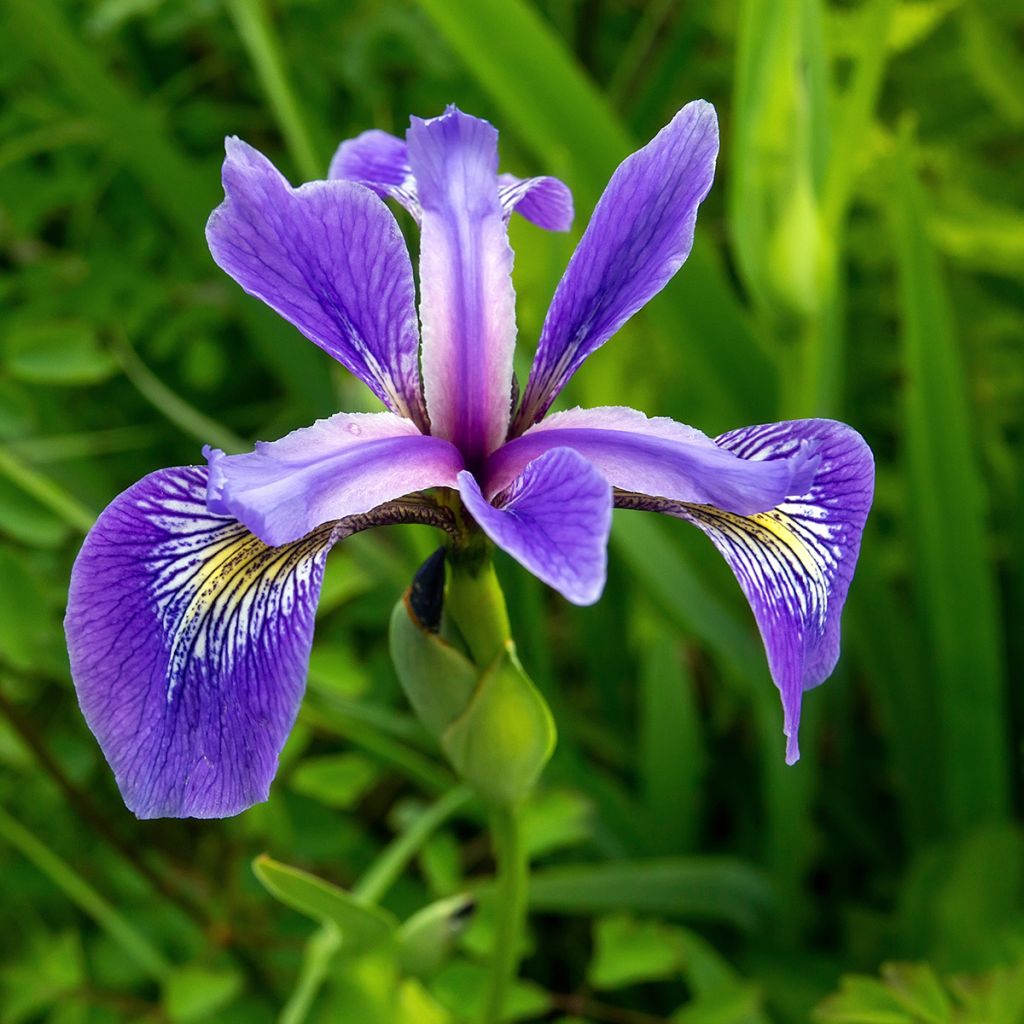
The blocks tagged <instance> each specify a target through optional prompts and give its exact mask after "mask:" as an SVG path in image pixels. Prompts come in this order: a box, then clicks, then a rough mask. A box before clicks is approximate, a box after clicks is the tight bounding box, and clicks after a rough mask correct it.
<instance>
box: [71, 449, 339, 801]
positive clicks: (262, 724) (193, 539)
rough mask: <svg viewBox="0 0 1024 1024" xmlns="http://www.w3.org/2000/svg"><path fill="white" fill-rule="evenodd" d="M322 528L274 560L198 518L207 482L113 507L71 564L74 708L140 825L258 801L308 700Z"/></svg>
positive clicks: (216, 519)
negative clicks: (142, 820) (78, 709)
mask: <svg viewBox="0 0 1024 1024" xmlns="http://www.w3.org/2000/svg"><path fill="white" fill-rule="evenodd" d="M339 532H343V531H339V530H338V529H336V528H335V526H333V525H330V526H325V527H324V528H323V529H321V530H319V531H317V532H316V533H314V534H312V535H310V536H309V537H306V538H304V539H303V540H301V541H299V542H298V543H296V544H293V545H289V546H287V547H284V548H269V547H267V546H266V545H265V544H263V543H262V542H261V541H259V540H258V539H257V538H256V537H254V536H253V535H252V534H251V533H249V531H248V530H246V529H245V527H244V526H242V525H241V523H239V522H237V521H236V520H234V519H229V518H224V517H222V516H217V515H213V514H212V513H210V512H208V511H207V509H206V470H205V469H201V468H196V467H186V468H180V469H167V470H161V471H160V472H157V473H153V474H151V475H150V476H147V477H145V478H144V479H143V480H140V481H139V482H138V483H137V484H135V486H134V487H131V488H130V489H129V490H127V491H125V492H124V494H122V495H120V496H119V497H117V498H115V499H114V501H113V502H112V503H111V504H110V506H109V507H108V508H107V509H106V510H105V511H104V512H103V514H102V515H101V516H100V517H99V519H98V520H97V522H96V525H95V526H94V527H93V528H92V530H91V531H90V533H89V535H88V537H87V538H86V540H85V544H84V545H83V547H82V551H81V553H80V554H79V556H78V559H77V561H76V562H75V567H74V570H73V572H72V576H71V590H70V593H69V596H68V611H67V618H66V620H65V631H66V633H67V641H68V651H69V653H70V656H71V674H72V676H73V678H74V681H75V687H76V689H77V691H78V699H79V703H80V704H81V707H82V712H83V713H84V715H85V719H86V721H87V722H88V724H89V728H90V729H92V731H93V733H94V734H95V735H96V738H97V739H98V740H99V743H100V746H101V747H102V749H103V753H104V755H105V756H106V758H107V760H108V761H109V762H110V766H111V768H112V769H113V770H114V775H115V776H116V778H117V784H118V786H119V787H120V789H121V794H122V796H123V797H124V800H125V803H126V804H127V805H128V807H129V808H130V809H131V810H132V811H134V812H135V814H137V815H138V816H139V817H140V818H160V817H196V818H217V817H226V816H228V815H232V814H237V813H238V812H239V811H242V810H244V809H245V808H246V807H249V806H251V805H252V804H254V803H258V802H259V801H261V800H265V799H266V798H267V793H268V790H269V787H270V782H271V779H273V777H274V774H275V772H276V771H277V759H278V755H279V753H280V751H281V748H282V746H283V745H284V741H285V739H286V738H287V735H288V733H289V732H290V730H291V727H292V724H293V723H294V721H295V715H296V713H297V711H298V706H299V701H300V700H301V698H302V693H303V690H304V688H305V680H306V668H307V663H308V659H309V650H310V645H311V643H312V639H313V618H314V613H315V610H316V603H317V599H318V597H319V593H320V583H321V580H322V577H323V569H324V562H325V560H326V556H327V552H328V550H329V549H330V547H331V545H332V544H333V543H334V541H335V540H336V539H337V536H338V533H339Z"/></svg>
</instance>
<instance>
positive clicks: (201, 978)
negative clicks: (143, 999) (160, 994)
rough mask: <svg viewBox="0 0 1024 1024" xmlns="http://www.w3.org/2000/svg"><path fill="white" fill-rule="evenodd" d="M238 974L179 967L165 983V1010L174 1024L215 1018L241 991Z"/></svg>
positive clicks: (240, 981)
mask: <svg viewBox="0 0 1024 1024" xmlns="http://www.w3.org/2000/svg"><path fill="white" fill-rule="evenodd" d="M241 988H242V979H241V977H239V975H238V973H237V972H236V971H231V970H210V969H208V968H203V967H179V968H178V969H177V970H176V971H174V972H173V973H172V974H171V975H170V976H169V977H168V978H167V979H166V980H165V981H164V1008H165V1010H166V1011H167V1016H168V1017H169V1018H170V1019H171V1020H172V1021H174V1024H196V1022H199V1021H206V1020H210V1019H212V1018H213V1015H214V1014H216V1013H218V1012H220V1011H222V1010H223V1009H224V1008H225V1007H226V1006H227V1005H228V1004H229V1003H230V1002H231V1001H232V1000H233V999H234V998H235V997H236V996H237V995H238V993H239V992H240V991H241Z"/></svg>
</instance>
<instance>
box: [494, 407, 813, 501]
mask: <svg viewBox="0 0 1024 1024" xmlns="http://www.w3.org/2000/svg"><path fill="white" fill-rule="evenodd" d="M557 447H567V448H572V449H573V450H574V451H577V452H579V453H580V454H581V455H582V456H583V457H584V458H585V459H586V460H587V461H588V462H590V463H591V464H592V465H593V466H595V467H597V469H599V470H600V471H601V473H603V474H604V476H605V479H607V480H608V482H609V483H610V484H612V486H614V487H618V488H621V489H622V490H625V491H636V492H639V493H641V494H647V495H653V496H658V497H661V498H668V499H671V500H673V501H685V502H696V503H698V504H706V505H715V506H717V507H718V508H721V509H724V510H726V511H729V512H735V513H738V514H740V515H751V514H753V513H754V512H764V511H767V510H768V509H772V508H774V507H775V506H776V505H778V503H779V502H780V501H782V499H783V498H785V497H786V496H787V495H789V494H800V493H802V492H803V491H804V490H806V488H807V487H808V486H809V485H810V483H811V481H812V479H813V478H814V471H815V469H816V467H817V462H818V458H817V455H816V454H815V449H814V446H813V445H812V444H810V443H807V444H803V445H799V446H797V447H795V448H794V450H793V453H792V454H791V455H790V456H789V457H788V458H780V459H772V460H770V461H755V460H750V459H744V458H739V457H738V456H737V455H736V454H734V453H733V452H731V451H728V450H726V449H725V448H724V447H722V446H720V445H718V444H716V443H715V442H714V441H712V440H711V438H709V437H707V436H706V435H705V434H702V433H701V432H700V431H699V430H695V429H694V428H693V427H687V426H684V425H683V424H682V423H676V422H675V421H674V420H670V419H668V418H666V417H664V416H661V417H657V418H655V419H648V417H646V416H645V415H644V414H643V413H641V412H637V411H636V410H635V409H627V408H623V407H621V406H605V407H603V408H598V409H571V410H569V411H568V412H561V413H555V414H554V415H553V416H549V417H548V418H547V419H544V420H542V421H541V422H540V423H538V424H537V425H536V426H534V427H531V428H530V429H529V430H528V431H527V432H526V433H525V434H523V435H521V436H520V437H517V438H513V439H512V440H511V441H508V442H507V443H506V444H504V445H503V446H502V447H501V448H499V449H498V450H497V451H496V452H494V453H493V454H492V455H491V456H490V458H489V459H488V460H487V463H486V467H485V474H484V493H485V494H486V495H488V497H490V496H492V495H494V494H496V493H497V492H498V491H501V490H502V489H503V488H505V487H507V486H508V484H509V483H510V481H511V480H512V479H514V478H515V477H516V476H517V475H518V474H519V473H520V472H521V471H522V469H523V467H524V466H526V465H527V463H529V462H530V461H532V460H533V459H536V458H537V457H538V456H540V455H541V454H543V453H544V452H546V451H549V450H551V449H552V448H557Z"/></svg>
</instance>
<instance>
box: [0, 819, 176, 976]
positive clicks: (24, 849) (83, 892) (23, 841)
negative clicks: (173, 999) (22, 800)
mask: <svg viewBox="0 0 1024 1024" xmlns="http://www.w3.org/2000/svg"><path fill="white" fill-rule="evenodd" d="M0 838H2V839H4V840H6V841H7V842H8V843H10V844H11V846H13V847H14V848H15V849H16V850H18V851H19V852H20V853H21V854H22V855H23V856H24V857H25V858H26V859H28V860H29V861H31V862H32V863H33V864H34V865H35V866H36V867H37V868H38V869H39V870H40V871H42V872H43V874H44V875H46V876H47V877H48V878H49V879H50V880H51V881H52V882H53V883H54V884H55V885H56V886H57V887H58V888H59V889H60V890H61V891H62V892H63V893H64V894H65V895H66V896H67V897H68V899H69V900H71V902H72V903H74V904H75V905H76V906H77V907H78V908H79V909H80V910H81V911H82V912H83V913H84V914H86V915H88V916H89V917H91V918H92V919H93V920H94V921H95V922H96V924H98V925H99V926H100V927H101V928H102V929H103V930H104V931H105V932H106V933H107V934H108V935H109V936H110V938H111V939H113V941H114V942H116V943H117V945H118V946H120V947H121V949H122V950H123V951H124V953H125V955H126V956H127V957H129V958H130V959H131V960H133V961H134V962H135V963H136V964H138V965H139V967H140V968H142V970H144V971H145V972H146V974H148V975H150V976H151V977H153V978H156V979H157V980H161V979H163V978H165V977H167V976H168V975H169V974H170V973H171V964H170V963H169V962H168V961H167V959H166V958H165V957H164V955H163V954H162V953H161V952H159V950H157V949H156V947H154V946H153V945H152V944H151V943H150V941H149V940H148V939H147V938H146V937H145V936H144V935H142V934H141V932H139V931H138V930H137V929H136V928H135V926H134V925H133V924H131V922H130V921H128V919H127V918H126V917H124V916H123V915H122V914H121V913H120V912H119V911H117V910H115V909H114V907H112V906H111V905H110V904H109V903H108V902H107V901H106V900H105V899H104V898H103V897H102V896H101V895H100V894H99V893H98V892H97V891H96V890H95V889H94V888H93V887H92V886H91V885H90V884H89V883H88V882H87V881H85V879H84V878H82V876H81V875H79V874H78V872H76V871H75V870H74V869H73V868H72V867H71V865H70V864H68V863H67V861H65V860H64V859H63V858H62V857H59V856H58V855H57V854H56V853H54V852H53V850H51V849H50V848H49V847H48V846H47V845H46V844H45V843H44V842H43V841H42V840H40V839H38V838H37V837H36V836H35V835H33V834H32V833H31V832H30V831H29V830H28V829H27V828H25V826H24V825H22V824H21V823H20V822H19V821H16V820H15V819H14V818H12V817H11V816H10V815H9V814H8V813H7V811H5V810H4V809H3V808H2V807H0Z"/></svg>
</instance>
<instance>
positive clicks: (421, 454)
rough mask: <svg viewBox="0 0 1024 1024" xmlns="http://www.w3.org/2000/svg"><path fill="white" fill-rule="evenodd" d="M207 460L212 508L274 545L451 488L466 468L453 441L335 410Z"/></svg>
mask: <svg viewBox="0 0 1024 1024" xmlns="http://www.w3.org/2000/svg"><path fill="white" fill-rule="evenodd" d="M208 458H209V461H210V486H209V508H210V510H211V511H212V512H216V513H218V514H220V515H230V516H233V517H234V518H236V519H239V520H240V521H241V522H242V523H244V524H245V526H246V527H248V528H249V529H250V530H252V532H253V533H254V534H256V536H257V537H259V538H260V539H261V540H262V541H263V542H264V543H266V544H271V545H277V544H288V543H290V542H291V541H294V540H298V539H299V538H300V537H304V536H305V535H306V534H307V533H309V532H310V531H311V530H314V529H316V528H317V527H318V526H320V525H322V524H323V523H328V522H331V521H332V520H336V519H342V518H344V517H345V516H354V515H359V514H361V513H363V512H368V511H369V510H370V509H372V508H376V506H378V505H380V504H382V503H383V502H385V501H389V500H390V499H392V498H398V497H401V496H402V495H404V494H411V493H412V492H414V491H421V490H425V489H426V488H428V487H454V486H455V485H456V476H457V474H458V473H459V471H460V470H461V469H462V468H463V463H462V458H461V456H460V455H459V452H458V450H457V449H456V448H455V447H454V446H453V445H451V444H449V443H448V442H447V441H444V440H442V439H441V438H439V437H429V436H427V435H425V434H421V433H420V432H419V430H417V428H416V426H415V424H413V423H412V422H410V421H409V420H404V419H402V418H400V417H398V416H395V415H394V414H392V413H387V412H381V413H338V414H337V415H335V416H331V417H330V419H325V420H318V421H317V422H316V423H314V424H313V425H312V426H311V427H303V428H302V429H300V430H293V431H292V432H291V433H290V434H288V435H287V436H286V437H283V438H281V439H280V440H279V441H269V442H268V441H261V442H259V443H257V445H256V449H255V451H252V452H248V453H246V454H244V455H224V454H223V452H220V451H216V450H211V451H210V452H209V453H208Z"/></svg>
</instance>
